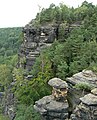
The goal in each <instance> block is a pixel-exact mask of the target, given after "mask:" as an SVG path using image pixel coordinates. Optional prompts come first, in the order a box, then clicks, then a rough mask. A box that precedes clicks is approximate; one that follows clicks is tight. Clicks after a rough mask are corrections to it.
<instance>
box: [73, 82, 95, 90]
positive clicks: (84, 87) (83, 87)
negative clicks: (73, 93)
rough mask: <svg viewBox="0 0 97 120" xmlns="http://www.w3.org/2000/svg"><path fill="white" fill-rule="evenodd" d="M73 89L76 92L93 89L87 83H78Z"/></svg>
mask: <svg viewBox="0 0 97 120" xmlns="http://www.w3.org/2000/svg"><path fill="white" fill-rule="evenodd" d="M74 88H76V89H78V90H86V91H91V90H92V89H93V86H92V85H90V84H89V83H86V82H83V83H78V84H76V85H75V86H74Z"/></svg>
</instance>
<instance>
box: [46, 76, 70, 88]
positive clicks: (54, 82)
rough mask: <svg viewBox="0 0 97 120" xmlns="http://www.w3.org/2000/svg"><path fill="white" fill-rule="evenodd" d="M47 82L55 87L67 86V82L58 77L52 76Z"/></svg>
mask: <svg viewBox="0 0 97 120" xmlns="http://www.w3.org/2000/svg"><path fill="white" fill-rule="evenodd" d="M48 84H49V85H50V86H52V87H54V88H57V89H62V88H68V84H67V83H66V82H65V81H63V80H61V79H60V78H52V79H51V80H49V82H48Z"/></svg>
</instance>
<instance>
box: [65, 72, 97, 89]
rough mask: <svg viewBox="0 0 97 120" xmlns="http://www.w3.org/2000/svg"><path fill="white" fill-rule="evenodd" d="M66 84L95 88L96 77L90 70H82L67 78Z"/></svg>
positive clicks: (96, 84) (96, 83)
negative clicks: (87, 85) (84, 84)
mask: <svg viewBox="0 0 97 120" xmlns="http://www.w3.org/2000/svg"><path fill="white" fill-rule="evenodd" d="M67 82H69V83H70V84H72V85H75V84H78V83H88V84H91V85H92V86H95V87H96V86H97V75H96V74H95V73H94V72H93V71H91V70H83V71H82V72H79V73H76V74H74V75H73V76H72V77H71V78H67Z"/></svg>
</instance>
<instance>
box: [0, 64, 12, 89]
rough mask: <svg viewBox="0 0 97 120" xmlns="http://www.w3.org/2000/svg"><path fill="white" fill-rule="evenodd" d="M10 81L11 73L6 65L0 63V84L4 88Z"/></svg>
mask: <svg viewBox="0 0 97 120" xmlns="http://www.w3.org/2000/svg"><path fill="white" fill-rule="evenodd" d="M11 81H12V73H11V70H10V69H9V68H8V66H6V64H5V65H0V84H2V85H3V86H4V87H5V88H6V87H7V86H8V85H9V84H10V83H11Z"/></svg>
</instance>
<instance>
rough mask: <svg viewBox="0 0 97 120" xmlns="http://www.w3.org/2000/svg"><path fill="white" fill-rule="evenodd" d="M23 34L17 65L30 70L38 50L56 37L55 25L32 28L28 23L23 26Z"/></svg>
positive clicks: (38, 52) (48, 44) (49, 43)
mask: <svg viewBox="0 0 97 120" xmlns="http://www.w3.org/2000/svg"><path fill="white" fill-rule="evenodd" d="M23 34H24V40H23V43H22V45H21V47H20V51H19V54H18V56H19V61H18V67H23V68H24V69H27V70H28V71H30V70H31V68H32V66H33V64H34V62H35V60H36V57H38V56H39V54H40V51H41V50H42V49H44V48H46V47H48V46H50V45H51V44H52V43H53V42H54V40H55V38H57V26H56V25H55V26H52V25H48V26H42V27H39V28H33V27H30V26H29V25H28V26H26V27H24V28H23Z"/></svg>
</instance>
